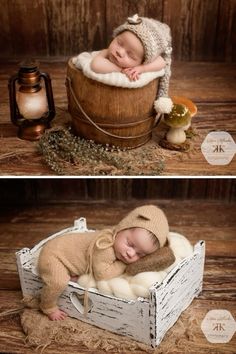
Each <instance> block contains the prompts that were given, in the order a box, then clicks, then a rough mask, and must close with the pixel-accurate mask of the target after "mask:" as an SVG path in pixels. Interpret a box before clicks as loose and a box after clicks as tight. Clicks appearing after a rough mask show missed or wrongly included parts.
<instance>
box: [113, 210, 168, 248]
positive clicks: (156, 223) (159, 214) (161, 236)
mask: <svg viewBox="0 0 236 354" xmlns="http://www.w3.org/2000/svg"><path fill="white" fill-rule="evenodd" d="M131 227H141V228H143V229H146V230H148V231H150V232H152V233H153V234H154V235H155V236H156V237H157V239H158V241H159V243H160V247H163V246H164V244H165V243H166V240H167V236H168V233H169V225H168V221H167V218H166V216H165V214H164V212H163V211H162V210H161V209H160V208H158V207H156V206H155V205H143V206H141V207H138V208H136V209H134V210H133V211H131V212H130V213H129V214H128V215H127V216H125V217H124V219H122V220H121V221H120V222H119V224H118V225H117V226H116V227H115V233H114V236H116V234H117V233H118V232H119V231H121V230H125V229H129V228H131Z"/></svg>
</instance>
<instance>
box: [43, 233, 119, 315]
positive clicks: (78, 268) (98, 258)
mask: <svg viewBox="0 0 236 354" xmlns="http://www.w3.org/2000/svg"><path fill="white" fill-rule="evenodd" d="M105 231H109V233H108V234H107V232H106V235H105V239H106V241H107V242H106V244H107V245H108V247H106V246H105V247H104V248H98V247H97V245H96V240H97V238H98V236H101V234H102V232H101V231H97V232H85V233H68V234H65V235H63V236H60V237H56V238H54V239H52V240H50V241H48V242H47V243H46V244H45V245H44V247H43V249H42V251H41V252H40V255H39V261H38V271H39V274H40V276H41V278H42V280H43V288H42V291H41V302H40V308H41V310H42V311H43V312H44V313H45V314H50V313H52V312H54V311H55V310H57V309H58V306H57V300H58V297H59V296H60V295H61V293H62V292H63V291H64V289H65V288H66V286H67V285H68V282H69V280H70V277H71V276H73V275H82V274H84V273H86V272H87V271H88V269H89V267H88V266H89V256H88V254H89V249H92V251H93V252H92V257H91V268H92V269H90V272H92V273H93V276H94V278H95V279H96V280H101V279H110V278H113V277H116V276H119V275H121V274H122V273H124V271H125V267H126V265H125V264H124V263H123V262H121V261H118V260H117V259H116V257H115V253H114V249H113V246H112V245H113V242H114V241H113V235H112V231H111V230H105ZM103 239H104V237H103Z"/></svg>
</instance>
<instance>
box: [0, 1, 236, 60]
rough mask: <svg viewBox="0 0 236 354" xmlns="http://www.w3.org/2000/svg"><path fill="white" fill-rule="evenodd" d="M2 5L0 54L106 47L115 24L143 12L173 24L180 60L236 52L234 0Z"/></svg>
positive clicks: (227, 56) (214, 57)
mask: <svg viewBox="0 0 236 354" xmlns="http://www.w3.org/2000/svg"><path fill="white" fill-rule="evenodd" d="M0 9H1V11H0V33H1V35H0V48H1V54H0V56H1V57H13V58H14V57H15V58H18V57H24V56H36V57H40V56H41V57H45V56H46V57H49V56H65V57H68V56H71V55H74V54H77V53H79V52H81V51H88V50H94V49H101V48H103V47H105V46H106V45H107V44H108V42H109V41H110V39H111V35H112V30H113V28H114V27H116V26H117V25H119V24H121V23H122V22H124V20H125V19H126V18H127V17H128V16H130V15H132V14H134V13H139V15H140V16H147V17H152V18H155V19H158V20H160V21H164V22H166V23H167V24H169V25H170V27H171V29H172V36H173V48H174V51H173V57H174V59H176V60H184V61H223V62H231V61H235V58H236V46H235V42H236V41H235V39H236V37H235V36H236V23H235V22H236V21H235V16H236V2H235V0H214V1H212V0H33V1H32V0H23V1H22V0H0Z"/></svg>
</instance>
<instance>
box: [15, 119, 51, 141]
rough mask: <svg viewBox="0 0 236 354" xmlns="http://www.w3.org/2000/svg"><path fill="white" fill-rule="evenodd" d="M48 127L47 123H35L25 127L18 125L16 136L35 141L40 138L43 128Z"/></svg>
mask: <svg viewBox="0 0 236 354" xmlns="http://www.w3.org/2000/svg"><path fill="white" fill-rule="evenodd" d="M47 128H49V125H48V124H42V123H41V124H36V125H31V126H28V127H27V126H26V127H23V126H22V127H19V130H18V137H19V138H20V139H24V140H30V141H36V140H39V139H40V138H41V136H42V135H43V133H44V132H45V130H46V129H47Z"/></svg>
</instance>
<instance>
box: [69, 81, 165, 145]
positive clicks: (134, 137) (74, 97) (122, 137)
mask: <svg viewBox="0 0 236 354" xmlns="http://www.w3.org/2000/svg"><path fill="white" fill-rule="evenodd" d="M66 86H67V87H69V90H70V92H71V94H72V96H73V99H74V101H75V103H76V105H77V106H78V107H79V109H80V111H81V112H82V113H83V115H84V116H85V118H87V120H88V121H89V122H90V123H91V124H92V125H93V126H94V127H95V128H96V129H97V130H99V131H100V132H102V133H103V134H105V135H108V136H111V137H112V138H118V139H136V138H142V137H143V136H145V135H147V134H149V133H151V132H152V131H153V129H154V128H155V127H156V126H157V124H158V123H159V121H160V119H161V114H160V113H158V115H157V117H156V118H155V119H156V122H155V124H154V126H153V128H152V129H151V130H149V131H148V132H146V133H145V134H141V135H137V136H120V135H115V134H112V133H109V132H108V131H106V130H104V129H102V128H101V127H99V125H97V124H96V123H95V122H94V121H93V120H92V119H91V118H90V117H89V116H88V115H87V113H86V112H85V111H84V109H83V108H82V106H81V104H80V103H79V101H78V99H77V97H76V95H75V92H74V90H73V88H72V85H71V78H70V77H68V76H67V77H66Z"/></svg>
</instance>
